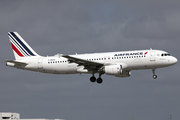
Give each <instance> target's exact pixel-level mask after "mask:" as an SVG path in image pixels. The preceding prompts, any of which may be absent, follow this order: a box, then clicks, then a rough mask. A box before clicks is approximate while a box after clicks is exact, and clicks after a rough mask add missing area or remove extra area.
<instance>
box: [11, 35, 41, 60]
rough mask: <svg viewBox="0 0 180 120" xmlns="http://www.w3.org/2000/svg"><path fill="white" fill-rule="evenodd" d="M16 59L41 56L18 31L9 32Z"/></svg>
mask: <svg viewBox="0 0 180 120" xmlns="http://www.w3.org/2000/svg"><path fill="white" fill-rule="evenodd" d="M8 36H9V40H10V43H11V46H12V49H13V52H14V56H15V59H16V60H17V59H20V58H22V57H30V56H39V55H38V54H37V53H36V52H35V51H34V50H33V49H32V48H31V47H30V46H29V45H28V44H27V43H26V41H25V40H24V39H23V38H22V37H21V36H20V35H19V34H18V33H17V32H8Z"/></svg>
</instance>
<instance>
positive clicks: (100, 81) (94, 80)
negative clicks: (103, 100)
mask: <svg viewBox="0 0 180 120" xmlns="http://www.w3.org/2000/svg"><path fill="white" fill-rule="evenodd" d="M101 75H102V74H99V78H97V79H96V77H94V74H93V76H92V77H91V78H90V81H91V82H97V83H99V84H101V83H102V82H103V79H102V78H101Z"/></svg>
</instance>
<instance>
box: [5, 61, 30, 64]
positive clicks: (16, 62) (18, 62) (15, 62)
mask: <svg viewBox="0 0 180 120" xmlns="http://www.w3.org/2000/svg"><path fill="white" fill-rule="evenodd" d="M4 61H5V62H9V63H14V64H18V65H27V63H25V62H21V61H16V60H4Z"/></svg>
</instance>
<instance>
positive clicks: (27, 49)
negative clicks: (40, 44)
mask: <svg viewBox="0 0 180 120" xmlns="http://www.w3.org/2000/svg"><path fill="white" fill-rule="evenodd" d="M10 33H11V35H12V36H13V37H14V38H15V39H16V40H17V41H18V42H19V43H20V44H21V46H23V48H24V49H25V50H26V51H27V52H28V53H29V54H30V55H31V56H35V55H34V54H33V53H32V52H31V51H30V50H29V48H27V46H26V45H25V44H24V43H23V42H22V41H21V40H20V39H19V38H18V37H17V36H16V34H14V33H13V32H10Z"/></svg>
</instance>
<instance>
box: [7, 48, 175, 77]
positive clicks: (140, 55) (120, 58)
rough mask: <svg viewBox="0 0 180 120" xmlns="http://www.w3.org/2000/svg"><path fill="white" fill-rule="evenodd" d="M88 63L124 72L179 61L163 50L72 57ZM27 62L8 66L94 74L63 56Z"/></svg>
mask: <svg viewBox="0 0 180 120" xmlns="http://www.w3.org/2000/svg"><path fill="white" fill-rule="evenodd" d="M70 56H72V57H75V58H80V59H83V60H87V61H93V62H96V63H101V64H104V66H109V65H117V64H122V65H123V70H129V71H130V70H139V69H156V68H162V67H167V66H170V65H173V64H175V63H176V62H177V59H176V58H175V57H173V56H170V55H169V54H168V53H167V52H165V51H161V50H136V51H122V52H105V53H93V54H76V55H70ZM19 61H21V62H26V63H27V65H19V66H18V65H16V66H14V65H13V64H10V63H9V64H8V62H7V65H8V66H11V67H16V68H20V69H26V70H31V71H37V72H43V73H51V74H76V73H92V72H91V71H88V70H87V69H84V66H81V65H78V64H76V63H71V62H69V61H68V59H67V58H64V57H62V56H61V55H56V56H50V57H41V56H31V57H25V58H22V59H21V60H19Z"/></svg>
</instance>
